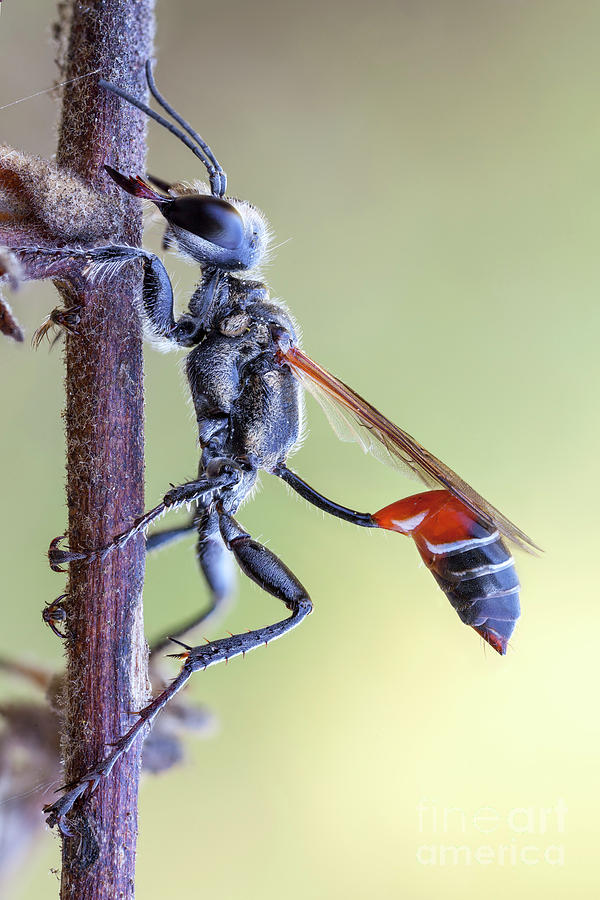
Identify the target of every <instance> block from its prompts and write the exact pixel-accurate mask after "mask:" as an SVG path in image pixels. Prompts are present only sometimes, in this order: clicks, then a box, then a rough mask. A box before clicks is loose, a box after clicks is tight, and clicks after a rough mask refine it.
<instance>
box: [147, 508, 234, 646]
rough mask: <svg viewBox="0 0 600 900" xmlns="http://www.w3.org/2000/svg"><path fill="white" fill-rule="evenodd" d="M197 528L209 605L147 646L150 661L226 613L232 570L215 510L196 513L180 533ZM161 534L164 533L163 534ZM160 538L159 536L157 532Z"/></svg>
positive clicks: (200, 561)
mask: <svg viewBox="0 0 600 900" xmlns="http://www.w3.org/2000/svg"><path fill="white" fill-rule="evenodd" d="M194 527H195V528H197V529H198V544H197V551H196V552H197V557H198V563H199V565H200V569H201V570H202V573H203V575H204V577H205V579H206V581H207V582H208V586H209V589H210V593H211V601H210V605H209V606H208V608H207V609H205V610H203V611H202V612H201V613H199V614H197V615H195V616H194V617H193V618H191V619H189V620H188V621H186V622H185V623H184V624H183V625H178V626H177V627H176V628H172V629H170V630H169V632H168V635H169V637H164V638H160V639H159V640H157V641H155V642H154V643H153V644H151V646H150V659H151V660H152V659H153V658H155V657H156V656H157V655H158V654H159V653H161V652H162V651H163V650H164V649H165V648H166V647H167V646H168V644H169V642H170V641H171V640H172V639H173V638H180V639H181V638H182V637H184V636H185V635H186V634H187V633H188V632H189V631H192V629H195V628H198V627H199V626H200V625H203V626H205V627H206V626H207V625H209V624H210V626H211V627H214V626H215V624H217V623H218V622H220V621H221V620H222V618H223V617H224V615H225V614H226V613H227V612H228V610H229V606H230V599H231V597H232V594H233V588H234V575H235V573H234V571H233V568H232V565H231V556H230V554H229V552H228V550H227V547H226V546H225V543H224V541H223V538H222V537H221V533H220V530H219V516H218V513H217V512H216V510H214V509H202V510H199V511H198V513H197V515H196V516H195V517H194V519H193V520H192V522H191V523H188V524H187V525H186V526H185V527H184V528H183V529H181V533H186V532H187V531H189V529H190V528H194ZM162 534H164V532H162ZM159 535H160V533H159Z"/></svg>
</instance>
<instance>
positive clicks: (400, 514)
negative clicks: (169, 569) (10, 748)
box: [39, 63, 535, 823]
mask: <svg viewBox="0 0 600 900" xmlns="http://www.w3.org/2000/svg"><path fill="white" fill-rule="evenodd" d="M146 77H147V83H148V88H149V91H150V94H151V95H152V96H153V97H154V99H155V101H156V103H157V104H158V106H160V107H161V109H162V111H163V112H164V113H165V114H166V115H167V116H169V117H170V120H169V119H167V118H166V117H165V116H164V115H162V113H158V112H156V111H155V110H154V109H152V108H151V107H149V106H148V105H147V104H145V103H143V102H142V101H140V100H138V99H137V98H135V97H133V96H132V95H131V94H129V93H127V92H126V91H124V90H122V89H121V88H120V87H119V86H118V85H115V84H112V83H109V82H106V81H104V80H101V81H100V84H101V86H102V87H103V88H104V89H105V90H107V91H109V92H111V93H112V94H113V95H116V97H118V98H120V99H121V100H122V101H124V102H127V103H130V104H133V105H134V106H136V107H137V108H138V109H140V110H142V111H143V112H144V113H145V114H146V115H147V116H148V117H150V118H152V119H154V120H155V121H156V122H158V123H159V124H160V125H161V126H162V127H164V128H166V129H167V130H169V131H170V132H171V133H172V134H173V135H175V136H176V137H177V138H178V139H179V140H180V141H182V142H183V143H184V144H185V145H186V146H187V147H188V148H189V149H190V150H191V151H192V152H193V153H194V154H195V156H196V157H198V158H199V159H200V160H201V162H202V164H203V166H204V168H205V169H206V172H207V175H208V180H209V184H208V186H207V185H202V184H195V185H194V186H193V187H189V186H186V185H183V184H179V183H177V184H171V183H168V182H166V181H163V180H162V179H158V178H154V177H151V176H146V177H142V176H141V175H139V174H134V175H131V174H125V173H122V172H118V171H116V170H115V169H114V168H112V167H111V166H108V165H107V166H106V167H105V168H106V171H107V173H108V175H109V176H110V177H111V178H112V179H113V181H114V182H115V183H116V184H117V185H118V186H119V187H120V188H121V189H122V190H124V191H126V192H127V193H129V194H131V195H133V196H134V197H137V198H139V199H140V200H145V201H149V202H150V203H152V204H154V206H155V207H156V208H157V210H158V211H159V213H160V214H161V215H162V216H163V218H164V219H165V221H166V231H165V235H164V239H163V246H164V248H165V249H171V250H175V251H176V252H178V253H180V254H183V255H184V256H187V257H188V258H189V259H190V260H192V261H193V262H194V263H197V264H198V266H199V267H200V282H199V284H198V286H197V287H196V289H195V291H194V293H193V295H192V297H191V299H190V301H189V305H188V308H187V310H186V312H184V313H183V314H182V315H180V316H179V317H178V318H176V317H175V313H174V306H173V289H172V286H171V282H170V279H169V276H168V274H167V271H166V269H165V267H164V265H163V263H162V262H161V260H160V259H159V258H158V257H157V256H156V255H155V254H153V253H150V252H149V251H147V250H145V249H143V248H136V247H131V246H125V245H111V246H106V247H96V248H91V249H76V250H65V251H63V252H64V253H65V254H67V255H70V256H77V255H82V256H85V259H86V263H85V265H86V268H85V270H84V271H85V273H86V274H87V275H88V276H89V277H90V278H98V277H112V276H114V275H115V274H116V273H118V271H119V268H120V267H121V266H122V265H124V264H127V263H129V262H131V261H132V260H138V261H139V262H141V264H142V266H143V294H142V299H141V302H140V311H141V315H142V318H143V321H144V325H145V331H146V333H147V335H148V336H149V337H150V338H151V339H153V340H154V341H159V342H161V343H163V344H167V345H169V346H172V347H176V348H185V349H186V350H188V351H189V352H188V355H187V357H186V362H185V371H186V374H187V380H188V383H189V388H190V392H191V397H192V400H193V405H194V409H195V413H196V421H197V426H198V437H199V444H200V448H201V453H200V462H199V469H198V476H197V478H196V479H195V480H194V481H190V482H187V483H185V484H182V485H178V486H176V487H172V488H171V489H170V490H169V491H168V492H167V493H166V494H165V496H164V497H163V500H162V501H161V502H160V503H159V504H158V505H157V506H155V507H154V508H153V509H151V510H150V511H149V512H147V513H146V514H145V515H143V516H142V517H140V518H139V519H137V520H136V521H135V522H133V523H132V525H131V527H130V528H129V529H128V530H127V531H125V532H123V533H122V534H120V535H118V536H116V537H115V538H114V539H113V541H112V542H111V543H110V544H109V545H108V546H107V547H103V548H101V549H89V550H82V549H81V548H79V549H78V550H67V549H65V550H60V549H59V548H58V547H57V545H56V543H55V544H54V546H53V548H52V551H51V554H50V561H51V565H52V566H53V567H54V568H57V569H60V565H61V563H66V562H69V561H70V560H72V559H82V558H85V557H87V558H104V557H106V555H108V554H109V553H111V552H114V551H115V550H118V548H119V547H122V546H123V545H124V544H125V543H126V542H127V541H129V540H130V539H131V538H132V537H133V536H134V535H137V534H139V533H141V532H143V533H146V530H147V529H148V527H149V526H150V525H151V524H152V523H153V522H154V521H155V520H156V519H158V518H159V517H160V516H162V515H163V514H164V513H165V512H166V511H168V510H171V509H176V508H178V507H181V506H182V505H185V504H187V505H188V506H193V507H194V510H195V511H194V514H193V516H192V518H191V520H190V521H189V522H188V523H186V524H184V525H182V526H180V527H177V528H173V529H169V530H167V531H162V532H158V533H156V534H154V535H152V536H150V537H149V538H148V542H147V546H148V549H152V548H153V547H156V546H158V545H159V544H164V543H168V542H170V541H172V540H175V539H176V538H178V537H180V536H182V535H183V534H185V533H187V532H189V531H195V532H196V533H197V555H198V560H199V564H200V568H201V570H202V573H203V575H204V577H205V579H206V581H207V583H208V586H209V589H210V592H211V595H212V603H213V608H214V607H216V606H218V605H219V604H220V603H221V602H222V601H224V599H225V598H226V597H227V596H228V595H229V594H230V593H231V590H232V574H233V573H232V566H231V562H232V560H234V561H235V562H236V563H237V565H238V566H239V568H240V569H241V570H242V572H244V574H245V575H247V576H248V577H249V578H251V579H252V580H253V581H254V582H256V584H258V585H259V587H261V588H262V589H263V590H265V591H266V592H268V593H269V594H272V595H273V596H274V597H277V598H278V599H280V600H281V601H282V602H283V604H284V606H285V607H286V609H287V611H288V614H287V615H286V617H284V618H282V619H281V620H280V621H277V622H275V623H274V624H269V625H266V626H265V627H262V628H258V629H255V630H252V631H249V632H246V633H243V634H234V635H229V636H228V637H225V638H220V639H218V640H215V641H212V642H210V643H207V644H203V645H201V646H198V647H192V646H189V645H187V644H183V645H182V646H183V652H182V653H179V654H177V656H178V658H180V659H182V660H183V666H182V669H181V671H180V673H179V674H178V675H177V676H176V677H175V679H174V680H173V681H172V682H171V684H170V685H169V686H168V687H167V688H166V689H165V690H164V691H163V692H162V693H160V694H159V695H158V696H157V697H155V698H154V700H153V701H152V702H151V703H150V704H149V705H148V706H147V707H146V708H145V709H143V710H142V711H141V712H140V713H139V717H140V718H139V720H138V721H137V722H136V723H135V724H134V725H133V726H132V727H131V728H130V730H129V731H128V732H127V733H126V734H125V735H123V737H122V738H120V739H119V740H118V741H117V743H116V744H115V745H114V746H115V749H114V751H113V752H112V753H111V754H110V756H108V757H107V758H106V759H105V760H103V761H102V762H101V763H100V764H99V765H97V766H96V767H95V768H94V769H93V770H91V771H90V772H88V773H87V774H86V775H84V777H83V778H82V779H81V781H80V782H78V784H77V785H75V786H74V787H72V789H71V790H70V791H69V792H68V793H67V794H66V795H65V796H64V797H63V798H61V800H59V801H58V802H57V803H56V804H54V805H53V806H52V807H49V808H48V810H47V812H48V813H49V821H50V822H51V823H56V822H60V820H61V819H62V817H63V816H64V814H65V813H66V812H68V810H69V809H70V808H71V806H72V805H73V803H74V802H75V800H76V799H77V797H78V796H80V795H81V794H82V793H83V791H84V790H86V788H88V787H90V786H91V788H92V789H93V788H94V787H95V785H96V784H97V783H98V781H99V780H100V778H101V777H103V776H104V775H106V774H108V772H109V771H110V770H111V768H112V766H113V765H114V763H115V761H116V760H117V759H118V757H119V756H120V755H121V754H122V753H123V752H126V750H127V749H128V748H129V747H130V746H131V744H132V743H133V741H134V739H135V737H136V735H137V734H138V732H139V730H140V728H142V726H144V725H145V724H147V723H151V722H152V721H153V719H154V718H155V716H156V715H157V714H158V712H159V711H160V710H161V709H162V708H163V707H164V706H165V704H166V703H167V702H168V701H169V700H170V698H171V697H172V696H173V695H174V694H175V693H176V692H177V691H179V690H180V688H181V687H182V686H183V685H184V684H185V683H186V682H187V680H188V679H189V678H190V676H191V674H192V673H193V672H195V671H198V670H200V669H205V668H207V667H208V666H211V665H214V664H216V663H218V662H221V661H226V660H228V659H231V658H232V657H235V656H238V655H244V654H246V653H247V652H249V651H250V650H253V649H254V648H256V647H259V646H261V645H263V644H267V643H268V642H270V641H272V640H274V639H275V638H279V637H281V636H282V635H284V634H286V633H287V632H289V631H291V630H292V629H293V628H295V627H296V626H297V625H299V624H300V623H301V622H302V620H303V619H305V618H306V617H307V616H308V615H309V613H310V612H311V610H312V602H311V599H310V596H309V594H308V591H307V590H306V589H305V587H304V586H303V585H302V584H301V582H300V581H299V580H298V578H297V577H296V576H295V575H294V574H293V573H292V572H291V571H290V569H289V568H288V567H287V566H286V565H285V563H284V562H283V561H282V560H280V559H279V558H278V557H277V556H276V555H275V554H274V553H273V552H272V551H271V550H270V549H268V548H267V547H265V546H263V545H262V544H260V543H258V541H256V540H254V539H253V538H252V536H251V535H250V534H249V533H248V532H247V531H246V530H245V529H244V527H243V525H242V524H240V522H239V521H238V520H237V518H236V516H237V514H238V510H239V508H240V507H241V505H242V503H243V502H244V500H245V499H246V498H248V496H249V495H250V493H251V492H252V489H253V488H254V486H255V484H256V481H257V476H258V474H259V472H261V471H265V472H268V473H269V474H271V475H274V476H276V477H277V478H280V479H281V480H282V481H284V482H285V483H286V484H287V485H288V486H289V487H290V488H291V489H292V490H294V491H296V492H297V493H298V494H299V495H300V496H301V497H303V498H304V499H305V500H307V501H308V502H309V503H310V504H313V505H314V506H316V507H317V508H318V509H320V510H322V511H324V512H325V513H328V514H330V515H332V516H336V517H337V518H339V519H343V520H344V521H346V522H349V523H351V524H353V525H356V526H359V527H361V528H380V529H387V530H392V531H396V532H398V533H400V534H404V535H408V536H410V537H412V539H413V540H414V542H415V544H416V547H417V550H418V552H419V554H420V555H421V558H422V559H423V561H424V563H425V565H426V567H427V568H428V569H429V570H430V571H431V573H432V574H433V576H434V578H435V580H436V581H437V583H438V585H439V586H440V587H441V589H442V590H443V591H444V593H445V594H446V596H447V597H448V599H449V600H450V602H451V604H452V606H453V607H454V609H455V610H456V612H457V613H458V615H459V617H460V619H461V620H462V621H463V622H464V623H465V624H467V625H469V626H471V627H472V628H473V629H475V631H476V632H477V633H478V634H479V635H480V636H481V637H482V638H483V639H484V641H486V642H487V643H488V644H489V645H491V646H492V647H493V648H494V650H496V651H497V652H498V653H500V654H504V653H505V652H506V648H507V644H508V641H509V639H510V637H511V635H512V632H513V629H514V627H515V623H516V621H517V619H518V617H519V614H520V605H519V580H518V577H517V574H516V570H515V564H514V560H513V556H512V554H511V551H510V549H509V546H508V545H509V543H512V544H514V545H516V546H518V547H520V548H523V549H525V550H534V549H535V545H534V544H533V542H532V541H531V539H530V538H529V537H527V535H526V534H525V533H524V532H522V531H521V530H520V529H519V528H517V527H516V526H515V525H513V524H512V523H511V522H510V521H509V520H508V519H507V518H506V517H505V516H504V515H502V513H500V512H499V511H498V510H497V509H495V508H494V507H493V506H492V505H491V504H490V503H488V502H487V501H486V500H485V499H484V498H483V497H481V496H480V495H479V494H478V493H477V492H476V491H474V490H473V488H471V487H470V486H469V485H468V484H466V483H465V482H464V481H463V480H462V479H461V478H459V476H458V475H456V473H454V472H453V471H452V470H451V469H450V468H448V467H447V466H446V465H445V464H444V463H442V462H441V461H440V460H439V459H437V458H436V457H435V456H433V454H431V453H430V452H429V451H427V450H426V449H425V448H424V447H422V446H421V445H420V444H419V443H418V442H417V441H416V440H415V439H414V438H413V437H411V436H410V435H409V434H408V433H407V432H406V431H403V430H402V429H401V428H399V427H398V426H397V425H394V424H393V423H392V422H391V421H390V420H389V419H387V418H386V417H385V416H383V415H382V414H381V413H380V412H379V411H378V410H377V409H376V408H375V407H374V406H372V405H371V404H370V403H368V402H367V401H366V400H365V399H363V398H362V397H361V396H360V395H359V394H357V393H356V392H355V391H354V390H352V388H350V387H348V386H347V385H346V384H344V383H343V382H342V381H340V380H339V379H338V378H336V377H335V376H334V375H332V374H331V373H329V372H328V371H326V370H325V369H324V368H322V367H321V366H320V365H318V364H317V363H316V362H314V361H313V360H312V359H310V357H309V356H307V355H306V354H305V352H304V351H303V350H302V349H301V347H300V341H299V337H298V332H297V329H296V327H295V325H294V321H293V319H292V317H291V316H290V314H289V312H288V311H287V309H286V308H285V306H284V305H283V304H281V303H280V302H275V301H274V300H272V299H271V298H270V295H269V290H268V288H267V286H266V284H264V283H263V282H262V281H259V280H253V279H252V278H251V277H250V274H251V272H252V270H255V269H256V267H258V266H259V265H260V263H261V262H263V261H264V259H265V256H266V254H267V251H268V248H269V239H270V231H269V226H268V223H267V220H266V218H265V217H264V215H263V214H262V213H261V212H260V211H259V210H258V209H257V208H256V207H255V206H253V205H252V204H250V203H248V202H246V201H243V200H239V199H236V198H234V197H231V196H229V195H228V194H227V176H226V173H225V171H224V170H223V168H222V166H221V165H220V163H219V162H218V160H217V158H216V156H215V155H214V153H213V151H212V150H211V148H210V147H209V145H208V144H207V143H206V142H205V141H204V140H203V139H202V138H201V137H200V135H199V134H197V133H196V132H195V131H194V130H193V129H192V127H191V126H190V125H189V124H188V123H187V122H186V121H185V119H183V118H182V117H181V116H180V115H179V114H178V113H177V112H176V111H175V110H174V109H173V107H172V106H170V104H169V103H168V102H167V101H166V100H165V98H164V97H163V96H162V95H161V94H160V93H159V91H158V89H157V87H156V84H155V82H154V78H153V75H152V69H151V66H150V64H149V63H147V65H146ZM39 252H41V253H44V252H45V251H44V250H41V251H39ZM47 252H49V253H52V254H53V255H55V254H56V252H57V251H56V250H55V249H53V250H48V251H47ZM305 388H306V389H308V390H309V391H311V392H312V393H314V394H315V395H316V396H317V399H319V400H320V401H321V402H322V404H323V405H324V407H325V408H326V409H330V408H332V407H333V408H334V409H335V414H334V416H333V422H334V425H335V427H336V429H337V430H338V432H339V433H340V436H341V437H348V435H350V436H351V437H352V438H353V439H355V440H358V441H359V443H360V444H362V446H363V449H366V450H369V451H371V452H372V453H374V454H375V455H376V456H378V457H380V458H382V459H384V461H386V462H388V463H390V464H391V465H393V466H396V467H402V468H408V470H409V471H410V472H411V473H412V474H413V475H416V476H417V477H418V478H419V479H420V480H421V481H422V482H423V483H424V485H425V486H426V487H427V488H428V490H426V491H423V492H421V493H418V494H415V495H414V496H410V497H406V498H404V499H401V500H397V501H396V502H394V503H392V504H391V505H389V506H387V507H385V508H384V509H380V510H379V511H377V512H373V513H369V512H359V511H357V510H354V509H351V508H348V507H346V506H342V505H340V504H339V503H337V502H336V501H334V500H332V499H329V498H327V497H326V496H324V495H323V494H321V493H320V492H319V491H317V490H316V489H315V488H313V487H312V486H311V485H309V484H307V482H306V481H304V480H303V479H302V478H301V477H300V475H298V474H297V473H296V472H294V471H293V470H292V469H291V468H289V466H288V458H289V456H290V454H291V453H292V451H293V450H294V448H295V446H296V445H297V443H298V440H299V436H300V433H301V428H302V422H303V391H304V389H305ZM197 621H198V620H195V622H197ZM191 624H194V623H191ZM182 634H183V631H182V632H180V633H179V636H182ZM173 639H174V640H176V642H177V643H180V644H181V643H182V642H181V641H179V640H178V639H177V638H173Z"/></svg>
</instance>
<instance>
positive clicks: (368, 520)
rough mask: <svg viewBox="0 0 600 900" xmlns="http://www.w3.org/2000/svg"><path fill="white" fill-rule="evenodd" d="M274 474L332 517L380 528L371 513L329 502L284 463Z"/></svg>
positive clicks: (275, 469) (354, 523)
mask: <svg viewBox="0 0 600 900" xmlns="http://www.w3.org/2000/svg"><path fill="white" fill-rule="evenodd" d="M272 472H273V475H277V477H278V478H281V479H282V480H283V481H285V483H286V484H289V486H290V487H291V488H292V489H293V490H294V491H296V493H297V494H300V496H301V497H304V499H305V500H308V502H309V503H312V505H313V506H316V507H317V508H318V509H322V510H323V512H326V513H329V515H331V516H336V517H337V518H338V519H344V521H345V522H352V524H353V525H361V526H362V527H363V528H378V527H379V526H378V524H377V522H376V521H375V520H374V519H373V516H372V515H371V513H364V512H357V511H356V510H355V509H349V508H348V507H347V506H340V504H339V503H335V501H333V500H328V499H327V497H324V496H323V494H319V493H318V491H315V489H314V488H311V486H310V485H309V484H307V483H306V481H303V479H302V478H300V476H299V475H296V473H295V472H292V471H291V469H288V468H287V466H285V465H284V464H283V463H279V465H277V466H275V468H274V469H272Z"/></svg>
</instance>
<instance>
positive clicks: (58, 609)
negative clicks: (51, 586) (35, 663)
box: [42, 594, 67, 640]
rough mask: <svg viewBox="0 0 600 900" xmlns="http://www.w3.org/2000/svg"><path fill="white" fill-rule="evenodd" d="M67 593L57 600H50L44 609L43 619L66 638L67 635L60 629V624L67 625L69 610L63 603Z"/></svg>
mask: <svg viewBox="0 0 600 900" xmlns="http://www.w3.org/2000/svg"><path fill="white" fill-rule="evenodd" d="M66 596H67V594H61V595H60V597H57V598H56V600H50V601H49V602H48V603H46V605H45V606H44V608H43V610H42V619H43V621H44V622H45V623H46V625H48V627H49V628H50V629H51V630H52V631H53V632H54V634H55V635H56V636H57V637H59V638H61V640H64V639H65V638H66V637H67V635H66V634H65V633H64V632H63V631H61V630H60V628H59V627H58V626H59V625H63V626H64V625H66V621H67V611H66V609H65V608H64V606H63V605H62V603H63V600H64V599H65V598H66Z"/></svg>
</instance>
